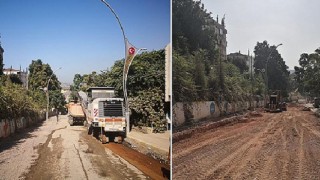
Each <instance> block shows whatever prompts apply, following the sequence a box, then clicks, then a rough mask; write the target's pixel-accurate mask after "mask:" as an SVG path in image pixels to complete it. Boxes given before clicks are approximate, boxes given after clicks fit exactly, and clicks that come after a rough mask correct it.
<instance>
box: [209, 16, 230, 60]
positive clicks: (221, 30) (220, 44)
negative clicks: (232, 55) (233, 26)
mask: <svg viewBox="0 0 320 180" xmlns="http://www.w3.org/2000/svg"><path fill="white" fill-rule="evenodd" d="M206 24H208V25H206V26H205V27H203V29H210V30H213V36H214V37H215V41H216V42H215V45H216V47H215V48H216V49H217V50H218V52H219V58H221V60H227V44H228V43H227V33H228V31H227V29H226V26H225V17H223V18H222V19H221V23H219V18H218V16H217V19H216V20H214V19H213V18H211V17H210V18H208V19H206Z"/></svg>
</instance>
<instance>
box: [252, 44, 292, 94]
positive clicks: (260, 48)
mask: <svg viewBox="0 0 320 180" xmlns="http://www.w3.org/2000/svg"><path fill="white" fill-rule="evenodd" d="M254 53H255V59H254V68H255V73H256V74H258V73H260V72H261V71H264V73H266V74H264V76H267V80H268V82H266V83H267V86H268V89H269V90H270V91H272V90H281V92H282V93H283V95H284V96H287V94H288V93H289V71H288V66H287V65H286V64H285V61H284V60H283V59H282V57H281V55H280V54H279V52H278V50H277V49H276V46H269V44H268V42H267V41H263V42H262V43H260V42H257V45H256V46H255V49H254Z"/></svg>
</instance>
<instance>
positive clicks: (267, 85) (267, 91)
mask: <svg viewBox="0 0 320 180" xmlns="http://www.w3.org/2000/svg"><path fill="white" fill-rule="evenodd" d="M281 45H282V43H280V44H278V45H277V46H276V47H275V48H274V49H271V51H270V53H269V55H268V57H267V61H266V68H265V70H266V77H265V78H266V92H265V105H266V106H267V93H269V78H268V63H269V60H270V57H271V54H272V53H273V50H277V48H278V47H279V46H281Z"/></svg>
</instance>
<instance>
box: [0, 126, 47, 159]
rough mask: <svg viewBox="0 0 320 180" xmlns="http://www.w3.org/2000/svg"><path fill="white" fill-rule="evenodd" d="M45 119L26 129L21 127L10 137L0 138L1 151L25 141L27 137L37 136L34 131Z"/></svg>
mask: <svg viewBox="0 0 320 180" xmlns="http://www.w3.org/2000/svg"><path fill="white" fill-rule="evenodd" d="M44 122H45V121H41V122H38V123H35V124H33V125H31V126H30V127H27V128H25V129H20V130H18V131H17V132H16V133H14V134H11V135H10V136H9V137H6V138H1V139H0V153H1V152H2V151H5V150H7V149H10V148H12V147H15V146H16V145H18V144H20V143H23V142H24V141H25V140H26V139H28V138H32V137H35V136H34V135H32V132H34V131H36V130H38V129H39V127H40V126H42V125H43V123H44Z"/></svg>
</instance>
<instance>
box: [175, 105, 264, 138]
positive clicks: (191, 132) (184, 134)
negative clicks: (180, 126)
mask: <svg viewBox="0 0 320 180" xmlns="http://www.w3.org/2000/svg"><path fill="white" fill-rule="evenodd" d="M261 116H262V115H261V113H260V112H258V111H252V112H248V113H246V114H245V115H238V116H233V117H229V118H225V119H221V120H220V121H216V122H208V123H207V124H203V125H201V126H197V127H195V128H191V129H187V130H184V131H181V132H176V133H173V134H172V143H175V142H178V141H181V140H183V139H187V138H191V137H192V136H196V134H197V133H203V132H205V131H208V130H212V129H214V128H217V127H221V126H225V125H232V124H235V123H239V122H241V123H245V122H249V121H252V120H254V118H253V117H261Z"/></svg>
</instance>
